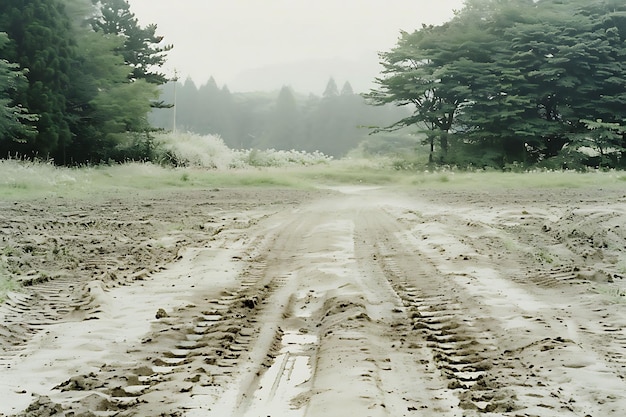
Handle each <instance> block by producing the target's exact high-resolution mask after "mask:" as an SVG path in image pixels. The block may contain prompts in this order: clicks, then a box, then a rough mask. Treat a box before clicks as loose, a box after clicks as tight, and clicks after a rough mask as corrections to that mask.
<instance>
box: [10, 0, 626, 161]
mask: <svg viewBox="0 0 626 417" xmlns="http://www.w3.org/2000/svg"><path fill="white" fill-rule="evenodd" d="M416 18H418V17H417V16H416ZM156 32H157V27H156V25H147V26H141V25H139V23H138V21H137V19H136V17H135V16H134V14H133V13H132V12H131V10H130V6H129V4H128V2H127V0H29V1H23V0H2V2H0V157H1V158H6V157H16V158H42V159H49V158H50V159H53V160H54V161H55V163H58V164H82V163H99V162H102V161H123V160H128V159H150V158H151V157H152V156H153V155H154V152H153V147H154V142H153V141H152V135H151V132H153V131H154V130H155V128H159V127H161V128H163V129H167V130H171V129H173V128H174V126H176V129H177V130H181V131H182V130H185V131H192V132H196V133H199V134H217V135H219V136H221V137H222V138H223V140H224V142H225V143H226V144H227V145H228V146H230V147H232V148H234V149H241V148H259V149H264V148H274V149H297V150H305V151H315V150H319V151H322V152H325V153H327V154H329V155H334V156H343V155H345V154H346V153H347V152H348V151H349V150H350V149H352V148H354V147H356V146H358V145H359V144H363V143H364V138H365V137H366V136H367V134H368V133H371V132H377V131H381V132H382V131H386V132H393V131H395V130H396V129H400V128H408V129H409V130H410V131H411V132H412V133H413V134H414V137H415V138H421V137H424V138H425V139H424V144H425V145H426V147H425V148H424V147H418V148H415V149H416V150H415V151H416V152H418V153H419V152H425V154H424V159H428V160H429V162H430V163H431V164H449V165H457V166H475V167H481V168H482V167H497V168H504V169H512V168H515V167H521V168H525V167H530V166H544V167H549V168H577V169H578V168H585V167H603V168H626V158H625V152H626V3H624V1H623V0H567V1H564V0H466V2H465V5H464V7H463V8H462V9H461V10H460V11H458V12H456V14H455V16H454V17H453V18H452V19H451V20H450V21H448V22H446V23H444V24H442V25H437V26H432V25H424V26H422V27H421V28H419V29H418V30H415V31H414V32H410V33H409V32H401V35H400V38H399V40H398V42H397V45H396V46H394V47H393V48H392V49H391V50H389V51H387V52H383V53H381V55H380V58H381V63H382V65H383V70H382V73H381V75H380V76H379V78H377V80H376V83H377V87H376V88H374V89H373V90H372V91H370V92H369V93H367V94H364V95H359V94H354V92H353V91H352V89H351V87H350V84H349V83H345V84H344V85H343V88H341V89H339V88H338V87H337V85H336V83H335V81H334V80H332V79H331V80H330V81H329V82H328V85H327V86H326V90H325V91H324V93H323V94H322V95H321V96H316V95H313V94H310V95H308V96H307V95H301V94H298V93H296V92H294V91H292V90H291V89H290V88H289V87H284V88H282V89H281V90H280V91H278V92H274V93H261V92H258V93H231V92H230V91H229V90H228V88H227V87H221V88H220V87H218V86H217V83H216V82H215V80H212V79H211V80H210V81H209V82H208V83H206V84H204V85H201V86H196V85H195V84H194V83H193V81H191V80H187V81H185V82H184V83H180V82H178V81H176V82H168V81H169V80H168V79H167V77H166V76H165V75H164V74H163V73H162V72H160V68H161V67H162V65H163V64H164V62H165V60H166V56H167V52H168V51H169V50H170V49H171V46H170V45H167V44H166V43H164V41H163V37H162V36H159V35H158V34H157V33H156ZM174 94H176V97H174ZM174 103H176V104H177V105H176V107H175V108H171V106H172V105H174ZM369 104H373V106H370V105H369ZM394 105H395V106H394ZM174 117H175V120H176V125H174ZM406 131H407V130H404V131H403V134H402V135H392V136H389V141H388V143H389V147H394V146H396V144H399V143H401V141H397V139H398V138H399V137H403V138H404V135H405V132H406ZM420 135H422V136H420ZM394 140H395V141H394ZM402 143H403V145H402V146H405V149H406V144H407V143H408V142H406V141H405V142H402ZM389 147H388V148H386V149H385V151H389ZM424 149H426V150H425V151H424ZM418 156H419V155H418Z"/></svg>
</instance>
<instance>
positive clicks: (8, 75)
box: [0, 32, 37, 155]
mask: <svg viewBox="0 0 626 417" xmlns="http://www.w3.org/2000/svg"><path fill="white" fill-rule="evenodd" d="M8 42H9V37H8V36H7V34H6V33H1V32H0V50H2V48H3V47H4V46H5V45H6V44H7V43H8ZM26 83H27V81H26V75H25V73H24V71H20V70H19V68H18V66H17V65H16V64H12V63H10V62H8V61H6V60H4V59H0V154H1V155H6V153H7V152H9V151H10V150H11V148H12V145H13V144H14V143H15V142H24V141H25V140H27V138H32V137H33V136H34V135H35V134H36V133H37V132H36V131H35V130H34V126H33V124H32V122H34V121H36V120H37V115H33V114H29V113H28V111H27V109H25V108H24V107H22V106H20V105H16V104H15V103H14V102H13V100H12V98H11V93H14V92H15V91H17V90H19V89H23V88H24V85H25V84H26Z"/></svg>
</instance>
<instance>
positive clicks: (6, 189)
mask: <svg viewBox="0 0 626 417" xmlns="http://www.w3.org/2000/svg"><path fill="white" fill-rule="evenodd" d="M155 145H156V155H157V156H158V158H157V161H159V162H160V163H149V162H142V163H139V162H128V163H125V164H118V165H101V166H86V167H82V168H65V167H56V166H54V165H53V164H51V163H48V162H28V161H18V160H0V199H5V200H6V199H25V198H38V197H42V196H50V195H53V196H54V195H62V196H67V197H73V198H92V197H93V196H94V195H105V194H106V193H108V192H112V193H119V192H121V193H126V192H127V191H129V190H131V191H145V190H147V191H149V192H153V191H155V190H167V189H172V188H205V187H220V186H222V187H300V188H302V187H314V186H318V185H339V184H370V185H394V186H405V187H411V188H446V189H455V188H456V189H488V188H583V187H596V188H597V187H624V188H626V174H624V173H623V172H616V171H609V172H603V171H594V172H588V173H580V172H576V171H534V172H527V173H515V172H496V171H474V172H469V171H459V170H454V169H438V170H435V171H417V170H415V169H414V168H413V167H409V168H407V167H406V166H404V165H402V164H400V165H399V164H398V161H397V158H396V159H394V158H384V157H380V158H369V159H366V158H359V159H356V158H354V159H350V158H346V159H342V160H333V159H332V158H330V157H328V156H326V155H323V154H321V153H318V152H314V153H306V152H301V151H276V150H264V151H260V150H233V149H229V148H228V147H226V146H225V145H224V143H223V141H222V140H221V139H220V138H218V137H214V136H200V135H195V134H186V133H185V134H177V135H173V134H171V133H170V134H162V135H157V137H156V139H155Z"/></svg>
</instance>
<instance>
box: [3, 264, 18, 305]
mask: <svg viewBox="0 0 626 417" xmlns="http://www.w3.org/2000/svg"><path fill="white" fill-rule="evenodd" d="M18 288H19V283H18V282H17V281H16V280H15V279H13V278H12V277H11V276H10V273H9V271H8V269H7V267H6V264H5V263H4V262H2V261H0V303H3V302H4V300H5V299H6V297H7V294H8V293H9V292H12V291H17V290H18Z"/></svg>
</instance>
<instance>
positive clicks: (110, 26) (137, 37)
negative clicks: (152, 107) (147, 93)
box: [91, 0, 173, 84]
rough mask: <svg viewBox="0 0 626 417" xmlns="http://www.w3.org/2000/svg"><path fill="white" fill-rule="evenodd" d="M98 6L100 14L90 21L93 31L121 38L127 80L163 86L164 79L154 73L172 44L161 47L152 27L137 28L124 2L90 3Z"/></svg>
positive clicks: (155, 28) (135, 19) (98, 0)
mask: <svg viewBox="0 0 626 417" xmlns="http://www.w3.org/2000/svg"><path fill="white" fill-rule="evenodd" d="M92 2H93V3H94V4H96V5H99V6H100V8H99V10H100V14H99V15H97V16H96V17H94V18H92V19H91V23H92V26H93V28H94V29H95V30H96V31H99V32H102V33H104V34H106V35H118V36H121V37H123V39H124V44H123V46H122V47H121V48H120V49H119V51H120V52H121V54H122V56H123V57H124V61H125V62H126V64H128V65H129V66H130V67H131V72H130V74H129V77H130V79H131V80H145V81H147V82H149V83H152V84H164V83H166V82H167V77H166V76H165V75H164V74H163V73H161V72H159V71H158V68H159V67H161V66H162V65H163V64H164V63H165V59H166V53H167V52H168V51H169V50H171V49H172V47H173V46H172V45H161V43H162V41H163V36H159V35H157V34H156V30H157V26H156V25H154V24H151V25H148V26H146V27H141V26H140V25H139V23H138V21H137V18H136V17H135V15H134V13H132V12H131V11H130V5H129V4H128V1H127V0H92Z"/></svg>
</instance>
